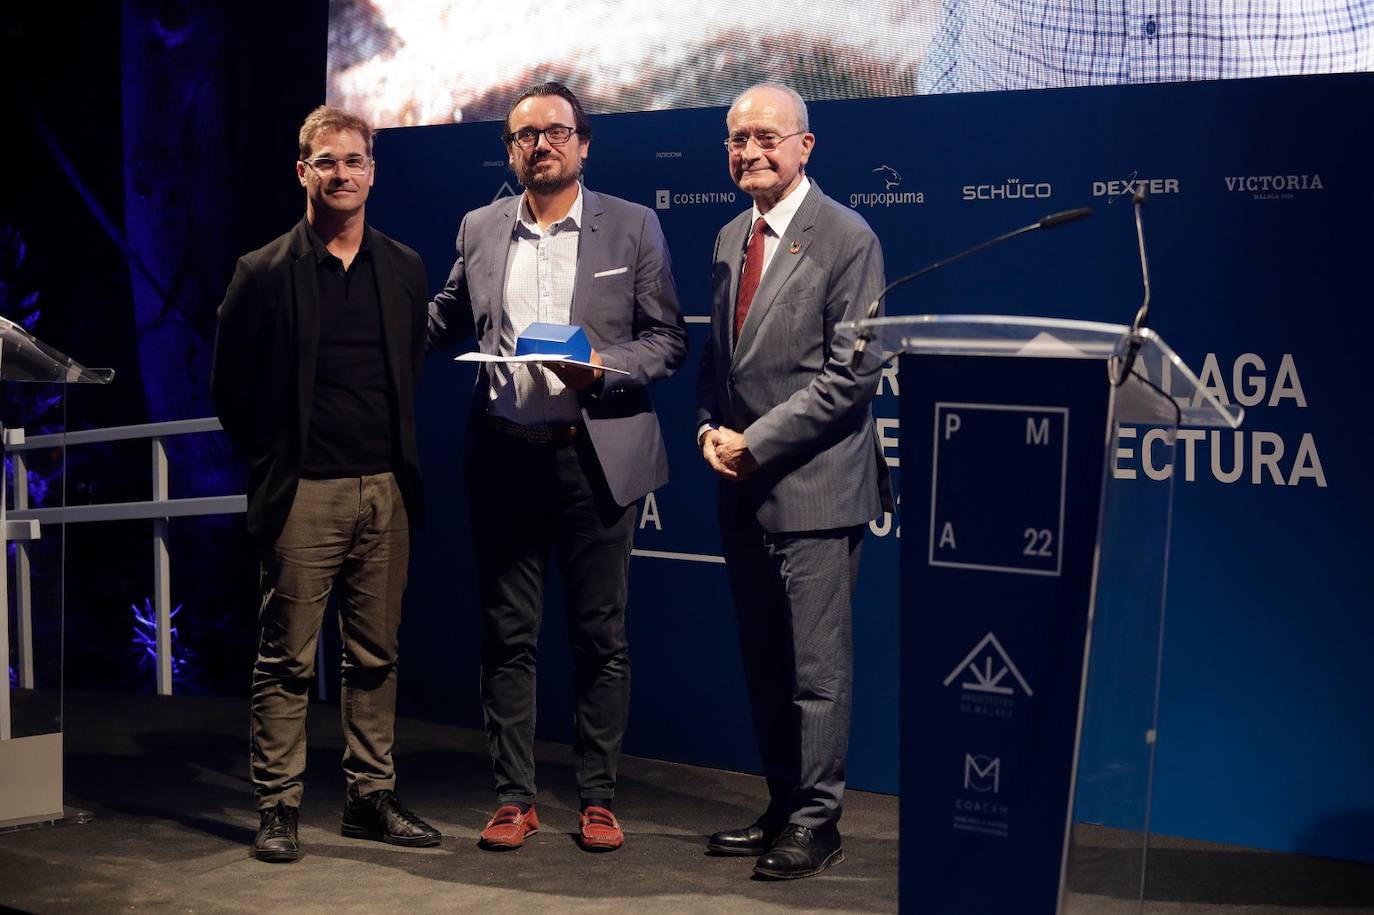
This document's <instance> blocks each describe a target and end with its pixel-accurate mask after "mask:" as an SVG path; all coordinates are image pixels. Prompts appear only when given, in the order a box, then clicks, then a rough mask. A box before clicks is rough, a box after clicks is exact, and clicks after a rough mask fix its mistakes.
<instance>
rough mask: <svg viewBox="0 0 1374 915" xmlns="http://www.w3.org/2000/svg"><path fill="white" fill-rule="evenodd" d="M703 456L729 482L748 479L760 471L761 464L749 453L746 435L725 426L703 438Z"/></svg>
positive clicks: (708, 432)
mask: <svg viewBox="0 0 1374 915" xmlns="http://www.w3.org/2000/svg"><path fill="white" fill-rule="evenodd" d="M701 456H702V457H703V458H705V459H706V463H708V464H710V465H711V469H712V470H714V471H715V472H716V473H718V474H720V476H721V477H723V478H725V479H727V480H743V479H746V478H748V477H749V475H750V474H752V473H753V472H754V471H756V470H758V469H759V462H758V461H756V460H754V456H753V455H752V454H750V453H749V445H748V444H747V443H746V442H745V441H744V433H742V432H736V431H735V430H734V429H728V428H726V427H725V426H719V427H717V428H715V429H708V430H706V434H705V435H703V436H702V437H701Z"/></svg>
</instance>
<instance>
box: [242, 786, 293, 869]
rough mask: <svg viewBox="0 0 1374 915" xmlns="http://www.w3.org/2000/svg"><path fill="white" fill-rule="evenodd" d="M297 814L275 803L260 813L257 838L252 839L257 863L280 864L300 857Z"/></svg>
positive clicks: (282, 804) (284, 803)
mask: <svg viewBox="0 0 1374 915" xmlns="http://www.w3.org/2000/svg"><path fill="white" fill-rule="evenodd" d="M298 818H299V812H298V811H297V809H296V808H295V807H288V806H287V805H286V802H285V801H277V805H276V806H275V807H268V808H267V809H266V810H264V811H262V822H261V823H260V824H259V825H258V835H257V838H255V839H253V854H255V855H257V858H258V860H259V861H271V862H273V863H280V862H283V861H295V860H297V859H298V858H300V856H301V840H300V839H299V838H298V837H297V835H296V822H297V819H298Z"/></svg>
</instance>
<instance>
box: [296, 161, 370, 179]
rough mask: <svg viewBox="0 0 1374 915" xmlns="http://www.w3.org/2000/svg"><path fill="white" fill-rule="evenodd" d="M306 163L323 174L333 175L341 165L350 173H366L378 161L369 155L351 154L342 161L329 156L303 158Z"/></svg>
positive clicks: (355, 174)
mask: <svg viewBox="0 0 1374 915" xmlns="http://www.w3.org/2000/svg"><path fill="white" fill-rule="evenodd" d="M303 161H304V162H305V164H306V165H308V166H310V167H311V168H313V169H314V170H315V171H316V172H318V173H319V174H321V175H332V174H334V172H335V171H336V170H337V169H338V167H339V166H340V165H342V166H343V167H344V171H346V172H348V173H349V174H350V175H354V176H357V175H366V174H367V170H368V169H369V168H371V167H372V163H373V162H375V161H377V160H375V159H373V158H371V157H369V156H349V157H348V158H347V159H344V160H343V161H342V162H340V161H339V160H338V159H331V158H330V157H329V156H319V157H318V158H315V159H305V160H303Z"/></svg>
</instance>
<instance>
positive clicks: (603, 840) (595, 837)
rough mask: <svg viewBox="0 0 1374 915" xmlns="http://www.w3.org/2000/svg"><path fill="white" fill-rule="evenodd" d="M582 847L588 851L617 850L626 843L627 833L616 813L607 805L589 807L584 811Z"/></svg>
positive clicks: (582, 816)
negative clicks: (617, 819) (608, 808)
mask: <svg viewBox="0 0 1374 915" xmlns="http://www.w3.org/2000/svg"><path fill="white" fill-rule="evenodd" d="M579 819H580V820H581V822H582V835H581V839H582V847H583V848H584V849H586V850H587V851H615V850H616V849H617V848H619V847H620V846H622V845H624V844H625V833H624V831H623V830H622V829H621V828H620V823H618V822H617V821H616V818H615V814H613V813H611V812H610V811H609V810H607V809H606V808H605V807H588V808H586V809H585V810H583V811H582V814H581V816H580V817H579Z"/></svg>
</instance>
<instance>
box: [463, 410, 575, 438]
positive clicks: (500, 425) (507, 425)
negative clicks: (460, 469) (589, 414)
mask: <svg viewBox="0 0 1374 915" xmlns="http://www.w3.org/2000/svg"><path fill="white" fill-rule="evenodd" d="M487 428H488V429H491V430H493V431H495V432H500V433H501V434H502V435H509V436H510V437H511V438H516V439H519V440H520V441H522V442H525V443H526V444H530V445H562V444H566V443H567V442H571V441H573V440H574V439H576V438H577V437H578V436H579V435H581V434H582V433H583V432H584V431H585V429H584V427H583V426H582V424H581V423H567V424H565V425H560V426H522V425H520V423H516V422H511V421H510V420H508V419H506V418H505V417H504V416H493V415H492V414H490V413H488V414H487Z"/></svg>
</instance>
